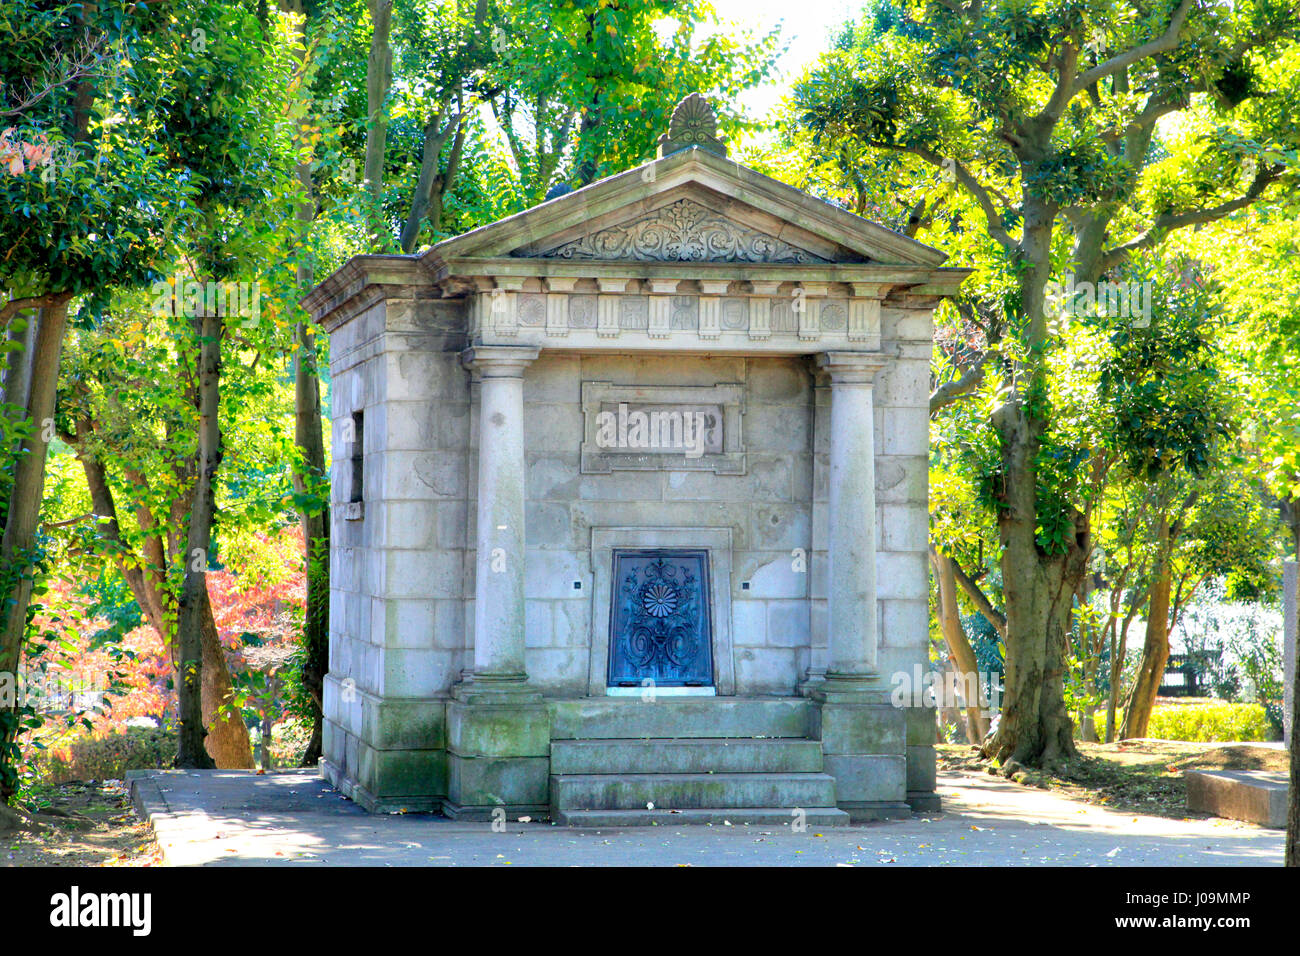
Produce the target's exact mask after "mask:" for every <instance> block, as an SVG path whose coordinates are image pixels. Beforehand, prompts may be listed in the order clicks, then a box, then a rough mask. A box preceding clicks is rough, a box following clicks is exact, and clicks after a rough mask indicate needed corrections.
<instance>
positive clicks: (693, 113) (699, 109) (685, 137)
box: [659, 93, 727, 157]
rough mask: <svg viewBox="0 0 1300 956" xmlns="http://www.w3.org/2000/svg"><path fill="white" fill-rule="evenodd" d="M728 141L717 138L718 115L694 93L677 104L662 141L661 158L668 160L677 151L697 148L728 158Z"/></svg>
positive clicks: (660, 144) (723, 138) (706, 102)
mask: <svg viewBox="0 0 1300 956" xmlns="http://www.w3.org/2000/svg"><path fill="white" fill-rule="evenodd" d="M725 139H726V137H723V136H719V135H718V114H717V113H715V112H714V111H713V107H712V106H710V105H709V101H708V100H706V99H705V98H704V97H702V96H700V94H699V93H692V94H690V95H689V96H687V97H686V98H685V99H683V100H682V101H681V102H680V103H678V104H677V106H676V108H675V109H674V110H673V116H672V119H670V120H669V121H668V132H667V133H664V134H663V135H662V136H660V137H659V155H660V156H661V157H662V156H667V155H668V154H669V153H675V152H677V151H678V150H682V149H690V148H691V147H692V146H698V147H699V148H700V149H707V150H708V151H709V152H710V153H717V154H718V155H719V156H726V155H727V147H726V146H725V145H723V144H724V142H725Z"/></svg>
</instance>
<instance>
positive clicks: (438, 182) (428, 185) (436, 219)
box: [401, 104, 465, 253]
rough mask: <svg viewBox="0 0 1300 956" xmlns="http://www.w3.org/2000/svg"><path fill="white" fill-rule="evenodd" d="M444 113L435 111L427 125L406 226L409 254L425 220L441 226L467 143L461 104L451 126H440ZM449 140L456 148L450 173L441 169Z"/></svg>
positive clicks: (403, 242) (405, 246)
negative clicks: (457, 168)
mask: <svg viewBox="0 0 1300 956" xmlns="http://www.w3.org/2000/svg"><path fill="white" fill-rule="evenodd" d="M442 115H443V114H441V113H435V114H434V115H433V116H431V117H430V118H429V122H428V123H427V124H426V125H425V127H424V152H423V154H422V155H421V158H420V178H419V181H418V182H417V183H416V186H415V193H414V195H412V197H411V210H410V212H409V213H408V214H407V217H406V223H405V224H404V225H403V226H402V236H401V246H402V251H403V252H406V253H411V252H414V251H415V244H416V242H418V241H419V238H420V227H421V226H422V225H424V222H425V220H428V221H429V222H430V223H432V224H433V227H434V228H435V229H437V228H438V224H439V223H440V222H441V221H442V206H443V199H444V197H445V196H446V195H447V190H449V189H450V188H451V182H452V179H453V178H454V177H455V175H456V167H457V166H459V165H460V153H461V149H462V148H463V147H464V144H465V123H464V116H463V115H462V113H461V110H460V107H459V104H458V105H457V106H456V111H455V113H454V115H452V117H451V118H450V119H448V120H447V125H446V126H443V127H442V128H441V129H440V128H439V126H440V125H441V123H442ZM453 137H454V138H453ZM448 139H452V147H451V154H450V156H448V158H447V172H446V173H445V174H444V173H442V172H441V160H442V150H443V147H444V146H446V145H447V140H448Z"/></svg>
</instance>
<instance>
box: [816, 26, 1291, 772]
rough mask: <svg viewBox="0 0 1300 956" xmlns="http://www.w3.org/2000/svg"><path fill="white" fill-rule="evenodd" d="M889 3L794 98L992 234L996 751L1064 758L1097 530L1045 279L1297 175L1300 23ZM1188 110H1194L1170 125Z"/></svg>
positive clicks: (1112, 259) (830, 131)
mask: <svg viewBox="0 0 1300 956" xmlns="http://www.w3.org/2000/svg"><path fill="white" fill-rule="evenodd" d="M878 9H880V10H882V11H883V13H882V16H881V18H875V17H874V16H873V18H872V20H873V21H874V23H873V29H871V30H868V31H866V33H867V35H868V39H867V41H866V42H865V45H863V46H859V47H858V48H856V49H853V50H852V51H848V50H845V51H840V52H833V53H831V54H828V55H827V56H826V57H824V58H823V60H822V63H821V64H820V66H819V67H818V68H817V69H816V70H815V71H814V72H813V73H812V75H810V76H809V77H807V78H806V79H805V80H804V81H802V82H801V83H800V84H799V85H798V87H797V89H796V96H795V99H796V103H797V105H798V107H799V109H800V111H801V117H802V120H803V122H804V124H805V125H806V126H807V127H808V128H809V129H810V130H811V131H812V132H813V134H814V136H815V137H819V141H833V140H838V139H842V138H846V137H847V138H851V139H853V140H854V141H856V142H858V143H860V144H862V146H864V147H867V148H870V149H872V150H878V151H886V152H890V153H897V154H906V155H908V156H911V157H914V158H916V159H919V160H921V161H924V162H925V163H928V164H929V165H930V166H932V167H933V168H934V169H935V170H936V171H938V172H939V173H940V174H945V175H948V176H950V177H951V178H952V180H953V181H954V182H955V184H956V185H958V186H959V187H961V189H962V190H963V191H964V192H965V193H966V194H967V195H968V196H969V197H970V199H971V200H972V201H973V202H974V203H975V205H976V206H977V207H978V209H979V211H980V217H981V218H982V219H983V225H984V231H985V233H986V235H987V237H988V238H989V239H990V240H992V242H993V243H995V248H996V249H997V251H998V260H997V269H998V272H999V273H1000V275H1001V279H1002V281H1001V283H1000V284H999V285H998V287H997V289H996V291H997V292H999V293H1000V296H999V297H998V298H996V299H992V301H994V302H997V303H998V304H999V306H1000V311H1001V315H1000V316H999V317H998V319H999V328H998V329H997V332H998V334H999V338H1000V339H1001V350H1000V355H999V358H998V360H997V373H998V377H999V378H1000V384H1001V392H1000V396H1001V398H1000V401H999V402H998V403H997V405H996V406H995V407H994V408H992V410H991V412H990V414H989V416H988V425H989V427H990V429H991V431H992V433H993V435H994V439H995V441H996V448H997V456H996V460H995V461H993V462H991V463H990V464H991V467H990V469H989V470H988V472H987V473H986V475H985V481H984V485H985V489H986V492H987V496H986V500H987V503H988V504H989V505H990V506H991V507H992V508H993V509H994V511H995V513H996V516H997V522H998V531H999V546H1000V549H1001V554H1000V559H999V562H1000V566H1001V571H1002V587H1003V593H1004V596H1005V601H1006V618H1007V625H1006V648H1007V669H1006V693H1005V697H1004V706H1003V716H1002V720H1001V722H1000V725H999V727H998V730H997V732H996V734H995V735H994V736H993V738H992V739H991V740H989V741H988V742H987V744H986V746H985V754H986V756H988V757H990V758H993V759H996V760H999V761H1001V762H1002V764H1003V766H1004V768H1005V769H1006V770H1008V771H1014V769H1015V766H1016V765H1017V764H1022V763H1033V764H1044V765H1051V764H1053V763H1056V762H1058V761H1060V760H1063V759H1068V758H1069V757H1070V756H1072V755H1073V754H1074V752H1075V748H1074V744H1073V741H1072V731H1071V721H1070V718H1069V715H1068V713H1067V712H1066V708H1065V705H1064V687H1063V679H1062V678H1063V672H1064V667H1065V652H1066V643H1067V634H1068V633H1069V621H1070V615H1071V612H1072V608H1073V604H1074V598H1075V595H1076V594H1077V593H1078V592H1079V590H1080V586H1081V584H1082V582H1083V578H1084V575H1085V573H1086V568H1087V564H1086V556H1087V554H1088V552H1089V550H1090V548H1091V535H1092V529H1091V527H1090V526H1089V524H1088V521H1087V518H1086V514H1085V512H1084V510H1083V509H1082V508H1080V507H1079V503H1080V502H1079V495H1080V487H1079V474H1080V469H1079V468H1078V467H1077V464H1078V461H1077V460H1076V457H1075V454H1074V452H1073V450H1072V449H1070V448H1069V447H1068V446H1067V445H1065V444H1064V443H1063V442H1062V438H1063V436H1062V435H1061V434H1060V433H1059V431H1058V430H1057V428H1056V425H1057V422H1056V416H1055V413H1054V406H1053V389H1052V375H1053V372H1052V369H1053V366H1052V358H1053V355H1054V353H1055V352H1056V351H1058V350H1059V347H1060V343H1061V339H1062V335H1063V332H1064V329H1063V328H1062V327H1061V326H1059V325H1056V324H1054V323H1052V322H1051V318H1052V317H1051V316H1050V315H1049V310H1048V308H1047V286H1048V283H1049V281H1051V280H1052V277H1053V274H1054V273H1058V272H1059V271H1061V270H1062V267H1066V269H1068V271H1069V273H1070V276H1071V277H1072V279H1073V282H1074V286H1075V288H1078V287H1080V286H1081V285H1082V284H1084V283H1087V284H1089V286H1095V285H1096V284H1097V283H1098V282H1099V281H1101V280H1102V279H1103V278H1105V277H1107V276H1108V275H1110V274H1112V273H1114V272H1115V270H1118V269H1120V268H1121V267H1123V266H1124V265H1125V264H1126V263H1128V262H1130V261H1131V259H1132V257H1133V256H1134V254H1135V253H1137V252H1139V251H1140V250H1146V249H1149V248H1152V247H1154V246H1155V245H1156V244H1157V243H1158V242H1159V241H1161V240H1162V239H1163V238H1164V237H1165V236H1167V235H1168V234H1169V233H1171V232H1173V231H1175V230H1177V229H1181V228H1186V227H1188V226H1192V225H1196V224H1200V223H1207V222H1213V221H1215V220H1217V219H1220V218H1222V217H1224V216H1227V215H1229V214H1230V213H1232V212H1235V211H1236V210H1239V209H1242V208H1244V207H1247V206H1249V205H1251V204H1253V203H1256V202H1258V201H1260V200H1261V199H1263V198H1268V197H1271V196H1273V195H1275V194H1276V192H1277V191H1278V189H1279V188H1280V186H1279V184H1280V183H1283V182H1284V181H1285V182H1290V181H1291V180H1293V179H1294V173H1293V172H1292V171H1290V170H1289V169H1288V167H1287V165H1286V163H1285V161H1278V160H1277V159H1276V158H1273V159H1270V158H1268V157H1269V155H1271V154H1269V152H1268V149H1269V148H1273V147H1274V146H1275V144H1276V143H1277V142H1279V141H1280V142H1281V143H1282V145H1283V146H1287V147H1289V146H1293V145H1294V141H1295V139H1296V137H1297V130H1296V129H1295V127H1294V124H1292V123H1291V122H1290V120H1289V119H1287V118H1286V117H1288V116H1289V115H1290V111H1291V109H1292V108H1293V105H1294V104H1295V103H1296V102H1297V88H1300V71H1297V70H1296V69H1295V68H1294V63H1293V60H1294V56H1293V51H1294V49H1295V40H1296V38H1297V36H1298V35H1300V23H1297V21H1296V20H1295V18H1294V17H1293V16H1292V15H1291V13H1290V11H1289V10H1288V9H1287V6H1286V5H1285V4H1281V3H1277V2H1273V0H1259V2H1255V3H1249V4H1240V5H1235V6H1234V7H1232V8H1231V9H1226V8H1222V7H1211V8H1199V7H1196V6H1195V4H1194V2H1193V0H1168V2H1156V3H1152V4H1147V5H1141V6H1138V7H1134V6H1132V5H1130V4H1129V3H1125V2H1120V0H1084V2H1072V3H1068V4H1066V5H1064V6H1059V5H1058V6H1053V7H1050V8H1036V7H1026V6H1024V5H1023V4H1019V3H1015V2H1011V0H1007V2H992V3H988V2H985V3H972V4H967V5H960V4H947V3H938V2H935V3H924V4H923V3H906V4H900V5H898V6H892V7H887V6H886V5H884V4H882V5H881V7H880V8H878ZM881 19H883V21H884V23H883V26H882V24H881ZM1174 116H1178V117H1179V118H1180V119H1181V121H1182V123H1181V126H1177V127H1175V126H1172V124H1171V123H1170V121H1169V120H1166V123H1165V126H1163V127H1158V125H1157V124H1158V123H1160V122H1161V120H1162V119H1163V118H1171V117H1174ZM1163 129H1171V130H1172V131H1171V132H1170V133H1169V134H1167V135H1165V134H1162V133H1161V130H1163ZM1265 147H1267V148H1265ZM1248 160H1250V162H1248ZM990 291H991V290H990Z"/></svg>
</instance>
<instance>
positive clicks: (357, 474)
mask: <svg viewBox="0 0 1300 956" xmlns="http://www.w3.org/2000/svg"><path fill="white" fill-rule="evenodd" d="M365 428H366V413H365V412H353V413H352V448H351V461H352V497H351V498H349V499H348V500H349V501H365V500H366V489H365V454H364V449H365V447H366V433H365Z"/></svg>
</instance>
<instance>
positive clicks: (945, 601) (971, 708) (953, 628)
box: [930, 548, 989, 744]
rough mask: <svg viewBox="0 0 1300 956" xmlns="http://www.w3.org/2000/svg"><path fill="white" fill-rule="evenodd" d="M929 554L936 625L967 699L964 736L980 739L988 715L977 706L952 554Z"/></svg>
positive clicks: (974, 669)
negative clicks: (936, 594) (936, 601)
mask: <svg viewBox="0 0 1300 956" xmlns="http://www.w3.org/2000/svg"><path fill="white" fill-rule="evenodd" d="M930 558H931V560H932V561H933V563H934V566H935V576H936V577H937V578H938V582H939V625H940V628H941V630H942V631H943V637H944V641H945V642H947V644H948V653H949V654H950V655H951V656H952V660H953V663H954V664H955V665H956V668H957V675H958V682H959V685H960V686H961V687H962V688H964V691H963V694H964V695H965V696H967V698H968V699H967V700H966V738H967V739H968V740H969V741H970V742H971V743H973V744H974V743H979V742H980V741H982V740H983V739H984V738H985V737H986V736H987V735H988V732H989V722H988V718H987V717H986V716H985V714H984V709H983V708H982V707H981V706H980V699H979V687H980V683H979V680H980V674H979V663H978V662H977V661H976V659H975V649H974V648H973V647H971V645H970V641H969V640H968V639H967V637H966V632H965V631H964V630H962V626H961V616H960V613H959V610H958V607H957V579H956V575H955V574H954V569H953V561H952V558H950V557H948V556H947V555H945V554H940V553H939V552H938V551H936V550H935V549H934V548H931V549H930ZM972 689H973V690H974V693H975V698H974V699H973V700H972V699H969V691H970V690H972Z"/></svg>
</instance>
